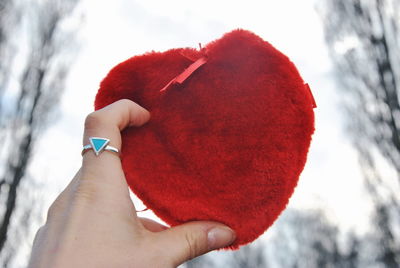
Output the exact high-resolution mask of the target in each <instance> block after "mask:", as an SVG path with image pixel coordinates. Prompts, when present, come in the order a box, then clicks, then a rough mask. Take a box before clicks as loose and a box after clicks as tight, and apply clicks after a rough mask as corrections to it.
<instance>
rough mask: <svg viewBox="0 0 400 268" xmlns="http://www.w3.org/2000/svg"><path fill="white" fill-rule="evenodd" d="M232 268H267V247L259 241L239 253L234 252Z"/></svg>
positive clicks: (241, 249) (230, 261) (243, 248)
mask: <svg viewBox="0 0 400 268" xmlns="http://www.w3.org/2000/svg"><path fill="white" fill-rule="evenodd" d="M226 267H231V268H267V267H269V266H268V262H267V258H266V253H265V246H264V244H263V243H262V242H261V241H260V240H257V241H255V242H253V243H252V244H250V245H247V246H244V247H241V248H240V249H239V250H238V251H234V252H232V254H231V256H230V259H229V265H227V266H226Z"/></svg>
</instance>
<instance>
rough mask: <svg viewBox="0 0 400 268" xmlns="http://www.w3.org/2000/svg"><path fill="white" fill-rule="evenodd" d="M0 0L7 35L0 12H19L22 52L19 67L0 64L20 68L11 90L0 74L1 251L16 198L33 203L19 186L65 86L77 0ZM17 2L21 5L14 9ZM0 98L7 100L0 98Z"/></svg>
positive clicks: (1, 30) (0, 29)
mask: <svg viewBox="0 0 400 268" xmlns="http://www.w3.org/2000/svg"><path fill="white" fill-rule="evenodd" d="M0 1H1V2H0V12H1V14H2V16H1V17H0V18H1V19H0V37H1V36H5V34H4V33H6V32H7V31H8V30H9V29H8V28H9V27H12V25H10V24H9V22H10V21H8V20H6V19H3V18H6V17H7V14H11V13H18V12H21V14H22V17H21V20H22V23H21V27H19V31H18V32H17V31H16V30H15V32H14V34H16V33H18V34H20V40H19V46H18V53H20V54H19V55H21V54H22V55H23V56H22V57H21V58H24V60H21V62H18V64H17V65H19V66H20V72H18V73H17V74H16V73H14V72H16V71H17V68H13V66H12V65H11V64H10V62H8V63H7V65H2V66H1V68H2V69H1V70H0V71H3V70H4V73H6V74H8V75H11V76H13V77H18V75H19V74H20V79H19V81H18V83H17V84H18V86H17V88H12V89H11V90H10V92H7V91H6V90H7V89H8V87H7V83H6V82H5V80H4V79H3V80H0V83H1V84H0V88H1V89H2V90H3V94H1V95H0V97H4V96H7V102H6V105H7V107H8V116H7V118H4V117H3V118H2V119H3V121H4V120H6V122H3V123H2V124H3V126H5V127H3V128H0V131H2V132H3V133H2V137H4V139H6V141H5V142H4V140H3V142H4V143H5V144H4V146H2V149H3V150H2V151H1V153H2V157H1V158H2V159H4V160H5V163H4V166H1V167H0V172H2V173H0V201H1V203H0V204H2V205H1V206H0V211H1V213H2V214H0V215H1V218H0V252H1V251H2V250H3V249H4V246H5V245H6V241H7V238H8V234H9V230H10V224H11V219H12V216H13V215H14V214H15V211H16V210H17V208H18V206H17V201H18V200H19V201H21V203H20V205H19V206H20V207H22V206H24V208H23V209H24V210H25V211H26V212H29V211H30V210H31V207H32V206H33V204H32V203H27V202H26V200H25V202H24V200H21V199H20V198H21V197H19V195H21V194H22V193H21V192H20V191H19V186H20V185H21V182H22V181H23V180H24V178H26V171H27V167H28V165H29V162H30V160H31V157H32V154H33V149H34V145H35V142H36V140H37V138H38V136H39V134H40V133H41V131H42V130H43V128H44V127H45V126H46V124H47V123H48V121H49V116H50V115H51V112H52V111H53V109H54V108H55V107H56V105H57V103H58V101H59V98H60V95H61V93H62V92H63V89H64V86H65V79H66V76H67V73H68V69H69V67H70V63H71V60H72V57H71V56H72V54H71V52H72V51H71V50H70V51H68V49H70V48H71V45H72V44H73V42H71V41H72V39H71V38H72V37H73V34H74V33H73V32H72V30H75V29H72V30H71V29H68V25H66V23H67V21H68V19H69V18H70V15H71V13H72V11H73V10H74V8H75V6H76V4H77V1H78V0H43V1H34V0H32V1H24V2H21V5H13V4H12V3H13V2H11V1H7V0H0ZM14 2H16V1H14ZM15 8H19V9H21V10H18V11H15V10H14V9H15ZM3 44H4V43H3ZM2 48H3V47H2V43H1V39H0V53H2V52H3V51H4V50H2ZM67 52H68V53H67ZM3 56H5V55H2V57H3ZM10 58H12V57H10ZM3 77H4V76H3ZM4 91H5V92H4ZM7 93H9V94H7ZM0 102H1V103H3V104H4V103H5V102H4V100H3V99H1V98H0ZM4 133H5V134H4ZM1 158H0V159H1ZM21 218H22V219H23V218H24V217H21ZM25 218H26V217H25ZM15 225H17V226H19V227H21V226H25V227H26V226H27V225H29V224H27V223H24V222H15ZM1 253H2V254H3V252H1Z"/></svg>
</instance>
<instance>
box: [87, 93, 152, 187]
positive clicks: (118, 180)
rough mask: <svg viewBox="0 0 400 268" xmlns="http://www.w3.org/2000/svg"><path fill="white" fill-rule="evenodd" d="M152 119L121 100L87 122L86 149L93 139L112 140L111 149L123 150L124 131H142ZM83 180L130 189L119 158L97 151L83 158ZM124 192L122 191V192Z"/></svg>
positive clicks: (96, 113) (94, 113) (88, 153)
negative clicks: (132, 128) (97, 153)
mask: <svg viewBox="0 0 400 268" xmlns="http://www.w3.org/2000/svg"><path fill="white" fill-rule="evenodd" d="M149 119H150V113H149V112H148V111H147V110H146V109H144V108H143V107H141V106H140V105H138V104H137V103H135V102H133V101H130V100H126V99H124V100H119V101H117V102H114V103H112V104H110V105H108V106H106V107H104V108H103V109H100V110H97V111H95V112H93V113H91V114H90V115H88V117H87V118H86V121H85V130H84V136H83V145H87V144H90V143H89V138H90V137H101V138H106V139H109V140H110V141H109V145H110V146H112V147H115V148H116V149H118V150H121V131H122V130H123V129H124V128H126V127H128V126H136V127H140V126H142V125H143V124H145V123H146V122H147V121H148V120H149ZM82 178H93V179H95V180H96V181H97V182H99V183H101V184H105V185H107V187H110V185H112V187H123V188H124V191H126V189H127V184H126V181H125V176H124V174H123V172H122V166H121V161H120V158H119V157H118V155H116V154H115V153H113V152H110V151H106V150H105V151H102V152H101V153H100V154H99V155H98V156H97V155H96V154H95V153H94V151H93V150H88V151H86V152H85V153H84V154H83V161H82ZM121 189H122V188H121Z"/></svg>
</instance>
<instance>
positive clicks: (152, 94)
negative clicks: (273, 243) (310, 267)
mask: <svg viewBox="0 0 400 268" xmlns="http://www.w3.org/2000/svg"><path fill="white" fill-rule="evenodd" d="M193 62H194V63H193ZM189 66H190V67H189ZM185 69H186V71H184V70H185ZM182 72H183V73H182ZM182 77H183V79H181V78H182ZM161 89H163V90H161ZM160 90H161V91H160ZM123 98H126V99H130V100H132V101H134V102H136V103H138V104H139V105H141V106H143V107H144V108H146V109H147V110H149V111H150V113H151V119H150V121H149V122H148V123H147V124H146V125H144V126H142V127H140V128H129V129H127V130H125V131H123V133H122V142H123V145H122V154H121V159H122V165H123V168H124V172H125V174H126V178H127V181H128V184H129V186H130V187H131V189H132V191H133V192H134V193H135V194H136V195H137V196H138V197H139V198H140V199H141V200H142V201H143V203H144V204H145V205H146V206H147V207H148V208H150V209H151V210H153V211H154V213H155V214H156V215H158V216H159V217H160V218H161V219H163V220H164V221H165V222H167V223H168V224H170V225H172V226H173V225H177V224H181V223H184V222H187V221H193V220H212V221H218V222H221V223H224V224H226V225H228V226H230V227H231V228H233V229H234V230H235V231H236V233H237V239H236V241H235V243H234V244H233V245H232V247H231V248H238V247H239V246H240V245H243V244H246V243H249V242H251V241H253V240H254V239H256V238H257V237H258V236H260V235H261V234H262V233H264V231H265V230H267V229H268V227H269V226H271V224H272V223H273V222H274V221H275V219H276V218H277V217H278V216H279V214H280V213H281V212H282V210H284V209H285V207H286V205H287V203H288V200H289V197H290V196H291V195H292V193H293V191H294V188H295V187H296V184H297V181H298V177H299V175H300V173H301V171H302V170H303V167H304V165H305V162H306V157H307V152H308V148H309V145H310V141H311V135H312V133H313V131H314V113H313V105H314V102H313V97H312V95H311V94H310V91H309V88H308V86H307V85H306V84H304V82H303V80H302V78H301V77H300V75H299V73H298V71H297V69H296V67H295V66H294V64H293V63H292V62H291V61H290V60H289V59H288V58H287V57H286V56H285V55H283V54H282V53H281V52H279V51H278V50H276V49H275V48H274V47H272V46H271V45H270V44H269V43H268V42H265V41H263V40H262V39H261V38H260V37H258V36H256V35H255V34H253V33H251V32H249V31H245V30H235V31H233V32H230V33H228V34H225V35H224V36H223V37H222V38H221V39H219V40H217V41H214V42H212V43H210V44H208V45H207V46H206V47H205V48H203V49H200V50H196V49H191V48H180V49H172V50H168V51H166V52H163V53H159V52H150V53H146V54H144V55H141V56H135V57H132V58H130V59H128V60H127V61H125V62H122V63H120V64H119V65H117V66H116V67H114V68H113V69H112V70H111V71H110V73H109V74H108V75H107V77H106V78H105V79H104V80H103V81H102V83H101V85H100V89H99V92H98V94H97V97H96V101H95V108H96V109H99V108H102V107H104V106H106V105H108V104H110V103H112V102H114V101H116V100H119V99H123Z"/></svg>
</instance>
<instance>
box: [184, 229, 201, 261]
mask: <svg viewBox="0 0 400 268" xmlns="http://www.w3.org/2000/svg"><path fill="white" fill-rule="evenodd" d="M202 240H203V239H202V236H201V235H199V233H195V232H187V233H185V241H186V256H187V259H188V260H191V259H194V258H196V257H197V256H198V255H200V254H201V253H202V252H203V251H204V249H203V246H202V245H203V243H202V242H203V241H202Z"/></svg>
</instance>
